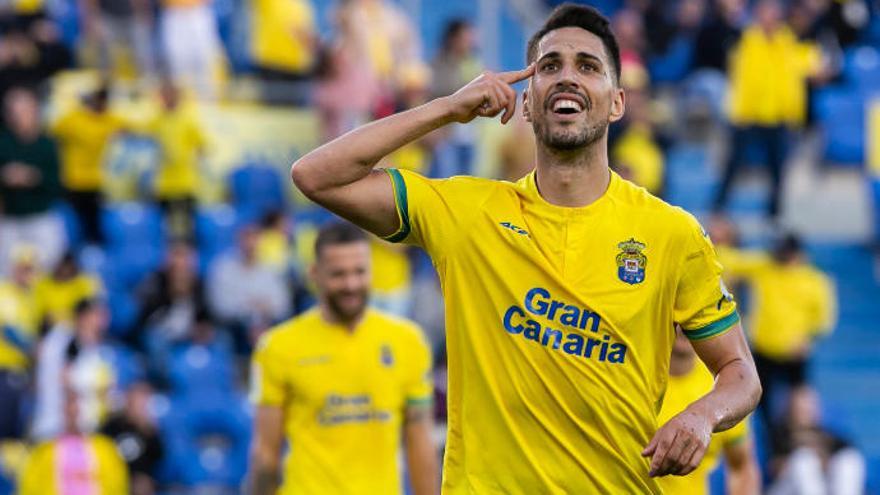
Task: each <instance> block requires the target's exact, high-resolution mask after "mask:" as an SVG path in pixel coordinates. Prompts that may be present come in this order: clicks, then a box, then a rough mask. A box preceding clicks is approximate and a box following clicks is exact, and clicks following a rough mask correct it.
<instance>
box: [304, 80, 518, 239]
mask: <svg viewBox="0 0 880 495" xmlns="http://www.w3.org/2000/svg"><path fill="white" fill-rule="evenodd" d="M533 73H534V67H533V66H529V67H527V68H525V69H523V70H519V71H513V72H503V73H498V74H495V73H492V72H484V73H483V74H482V75H480V76H479V77H477V78H476V79H474V80H473V81H471V82H470V83H468V84H467V85H466V86H465V87H463V88H462V89H460V90H458V91H457V92H456V93H455V94H453V95H450V96H445V97H442V98H438V99H435V100H432V101H430V102H428V103H426V104H424V105H422V106H420V107H416V108H414V109H412V110H407V111H406V112H402V113H399V114H395V115H392V116H390V117H386V118H384V119H381V120H378V121H376V122H372V123H370V124H367V125H365V126H363V127H360V128H358V129H355V130H353V131H351V132H349V133H348V134H345V135H343V136H341V137H339V138H337V139H334V140H333V141H331V142H329V143H327V144H325V145H323V146H321V147H319V148H317V149H315V150H314V151H312V152H310V153H308V154H306V155H305V156H303V157H302V158H300V159H299V160H297V161H296V163H294V164H293V167H292V168H291V171H290V175H291V179H293V183H294V184H295V185H296V187H297V188H299V190H300V191H302V192H303V194H305V195H306V196H307V197H308V198H309V199H311V200H312V201H314V202H316V203H318V204H319V205H321V206H323V207H325V208H327V209H328V210H330V211H332V212H334V213H336V214H338V215H340V216H342V217H344V218H347V219H348V220H350V221H352V222H354V223H356V224H357V225H360V226H361V227H363V228H365V229H367V230H369V231H371V232H373V233H375V234H377V235H380V236H387V235H391V234H393V233H394V232H395V231H396V230H397V229H398V227H399V219H398V216H397V210H396V208H395V205H394V192H393V189H392V186H391V180H390V178H389V177H387V175H386V174H385V173H383V172H382V171H374V170H373V167H374V166H375V165H376V164H377V163H378V162H379V160H381V159H382V158H383V157H385V156H386V155H388V154H389V153H391V152H392V151H394V150H396V149H398V148H400V147H402V146H403V145H405V144H407V143H409V142H412V141H415V140H416V139H419V138H421V137H422V136H424V135H425V134H428V133H429V132H431V131H433V130H435V129H437V128H439V127H442V126H444V125H446V124H449V123H451V122H470V121H471V120H473V119H474V118H476V117H478V116H482V117H495V116H497V115H498V114H500V113H501V112H502V111H503V112H504V114H503V115H502V116H501V121H502V122H503V123H507V121H508V120H510V119H511V118H512V117H513V115H514V112H515V111H516V91H514V89H513V88H512V87H511V85H512V84H514V83H516V82H518V81H521V80H523V79H526V78H528V77H530V76H531V75H532V74H533Z"/></svg>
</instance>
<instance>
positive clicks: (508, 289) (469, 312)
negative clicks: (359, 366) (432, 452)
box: [388, 169, 738, 494]
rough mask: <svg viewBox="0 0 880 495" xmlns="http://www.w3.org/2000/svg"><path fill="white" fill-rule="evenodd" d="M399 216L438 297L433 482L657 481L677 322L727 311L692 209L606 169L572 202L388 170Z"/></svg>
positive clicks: (722, 327) (524, 489) (521, 187)
mask: <svg viewBox="0 0 880 495" xmlns="http://www.w3.org/2000/svg"><path fill="white" fill-rule="evenodd" d="M388 173H389V175H390V176H391V179H392V183H393V185H394V190H395V195H396V200H397V207H398V213H399V214H400V216H401V228H400V230H399V231H398V232H397V233H395V234H394V235H392V236H389V240H396V241H401V240H405V241H407V242H410V243H413V244H418V245H420V246H423V247H424V248H425V249H426V250H427V251H428V253H429V254H430V255H431V257H432V259H433V261H434V264H435V266H436V268H437V272H438V273H439V275H440V279H441V284H442V287H443V292H444V295H445V304H446V322H447V324H446V325H447V334H446V339H447V354H448V360H449V364H448V366H449V392H448V416H449V429H448V439H447V448H446V457H445V460H444V481H443V486H444V490H445V492H446V493H448V494H452V493H454V494H462V493H480V494H483V493H505V494H519V493H522V494H535V493H541V494H549V493H659V492H660V487H659V485H658V484H657V481H656V480H654V479H652V478H650V477H648V470H649V462H648V460H647V459H644V458H643V457H642V456H641V451H642V449H643V448H644V447H645V446H646V445H647V444H648V442H649V441H650V439H651V437H652V436H653V434H654V432H655V431H656V429H657V421H656V416H657V412H658V411H659V408H660V398H661V397H662V395H663V392H664V390H665V389H666V379H667V376H668V375H669V356H670V353H671V351H672V342H673V339H674V337H675V334H674V331H673V328H674V324H675V323H679V324H681V325H682V327H683V328H684V329H685V330H686V334H687V335H688V336H689V337H690V338H692V339H698V338H709V337H712V336H715V335H718V334H720V333H722V332H724V331H726V330H727V329H728V328H730V327H731V325H733V324H734V323H735V322H736V321H737V320H738V316H737V314H736V309H735V304H734V303H733V302H732V300H730V298H729V297H726V296H725V294H724V293H723V291H722V289H721V285H720V272H721V267H720V265H719V264H718V263H717V262H716V260H715V254H714V251H713V249H712V245H711V243H710V242H709V240H708V239H707V238H706V237H705V235H704V233H703V231H702V229H701V228H700V226H699V224H698V223H697V222H696V220H695V219H694V218H693V217H691V216H690V215H688V214H687V213H685V212H684V211H683V210H681V209H678V208H673V207H671V206H669V205H667V204H666V203H663V202H662V201H660V200H659V199H657V198H655V197H653V196H651V195H650V194H648V193H647V192H646V191H645V190H644V189H642V188H639V187H636V186H635V185H633V184H631V183H629V182H627V181H625V180H623V179H621V178H620V177H618V176H617V175H616V174H612V176H611V182H610V184H609V187H608V190H607V191H606V192H605V194H604V195H603V196H602V197H601V198H600V199H598V200H597V201H595V202H594V203H592V204H590V205H589V206H586V207H582V208H564V207H558V206H554V205H551V204H549V203H547V202H546V201H545V200H544V199H543V198H542V197H541V196H540V195H539V194H538V191H537V186H536V184H535V176H534V173H532V174H529V175H528V176H526V177H524V178H523V179H522V180H520V181H519V182H517V183H516V184H513V183H510V182H503V181H493V180H487V179H477V178H472V177H454V178H451V179H443V180H429V179H426V178H424V177H422V176H420V175H418V174H415V173H412V172H407V171H398V170H394V169H390V170H389V171H388Z"/></svg>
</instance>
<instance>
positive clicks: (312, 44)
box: [251, 0, 318, 105]
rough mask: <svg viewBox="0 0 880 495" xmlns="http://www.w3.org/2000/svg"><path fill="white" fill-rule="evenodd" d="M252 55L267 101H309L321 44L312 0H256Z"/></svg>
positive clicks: (252, 23)
mask: <svg viewBox="0 0 880 495" xmlns="http://www.w3.org/2000/svg"><path fill="white" fill-rule="evenodd" d="M251 28H252V29H251V32H252V37H251V57H252V59H253V62H254V64H255V65H256V70H257V74H258V75H259V76H260V78H261V79H262V80H263V84H264V88H263V97H264V99H265V100H266V101H267V102H270V103H271V102H288V101H289V102H291V103H294V104H297V105H305V104H306V103H308V85H307V83H306V80H307V79H308V78H309V77H310V76H311V75H312V69H313V68H314V64H315V54H316V50H317V47H318V39H317V32H316V27H315V13H314V8H313V7H312V2H311V0H253V3H252V15H251Z"/></svg>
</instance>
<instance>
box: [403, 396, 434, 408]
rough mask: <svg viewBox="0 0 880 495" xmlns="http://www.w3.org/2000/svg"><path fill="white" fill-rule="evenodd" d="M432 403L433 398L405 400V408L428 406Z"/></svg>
mask: <svg viewBox="0 0 880 495" xmlns="http://www.w3.org/2000/svg"><path fill="white" fill-rule="evenodd" d="M433 403H434V398H433V397H421V398H412V399H406V405H407V406H430V405H431V404H433Z"/></svg>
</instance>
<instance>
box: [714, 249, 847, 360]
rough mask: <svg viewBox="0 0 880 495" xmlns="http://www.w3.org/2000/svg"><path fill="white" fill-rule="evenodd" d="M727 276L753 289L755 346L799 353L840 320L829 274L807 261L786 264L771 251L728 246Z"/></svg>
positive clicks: (724, 253)
mask: <svg viewBox="0 0 880 495" xmlns="http://www.w3.org/2000/svg"><path fill="white" fill-rule="evenodd" d="M719 256H720V259H721V260H722V262H723V263H724V268H725V276H727V275H729V276H730V277H731V278H735V279H739V280H742V281H744V282H745V283H746V284H748V286H749V287H750V288H751V291H752V309H751V311H750V312H749V313H750V314H749V318H748V319H749V330H750V331H749V339H750V340H751V343H752V348H753V349H754V350H755V352H757V353H760V354H762V355H764V356H766V357H769V358H773V359H777V360H785V359H790V358H793V357H796V356H798V355H799V352H800V351H801V350H802V349H803V348H804V347H805V346H809V345H810V343H811V342H812V341H813V339H815V338H816V337H819V336H821V335H824V334H827V333H829V332H830V331H831V330H832V329H833V328H834V325H835V322H836V320H837V296H836V291H835V288H834V283H833V282H832V281H831V279H830V278H828V276H827V275H825V274H824V273H822V272H821V271H819V270H817V269H816V268H813V267H812V266H810V265H808V264H806V263H800V264H796V265H783V264H780V263H777V262H775V261H774V260H773V259H772V258H771V257H770V256H767V255H763V254H756V253H750V252H748V251H739V250H736V249H731V248H725V249H723V250H720V251H719Z"/></svg>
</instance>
